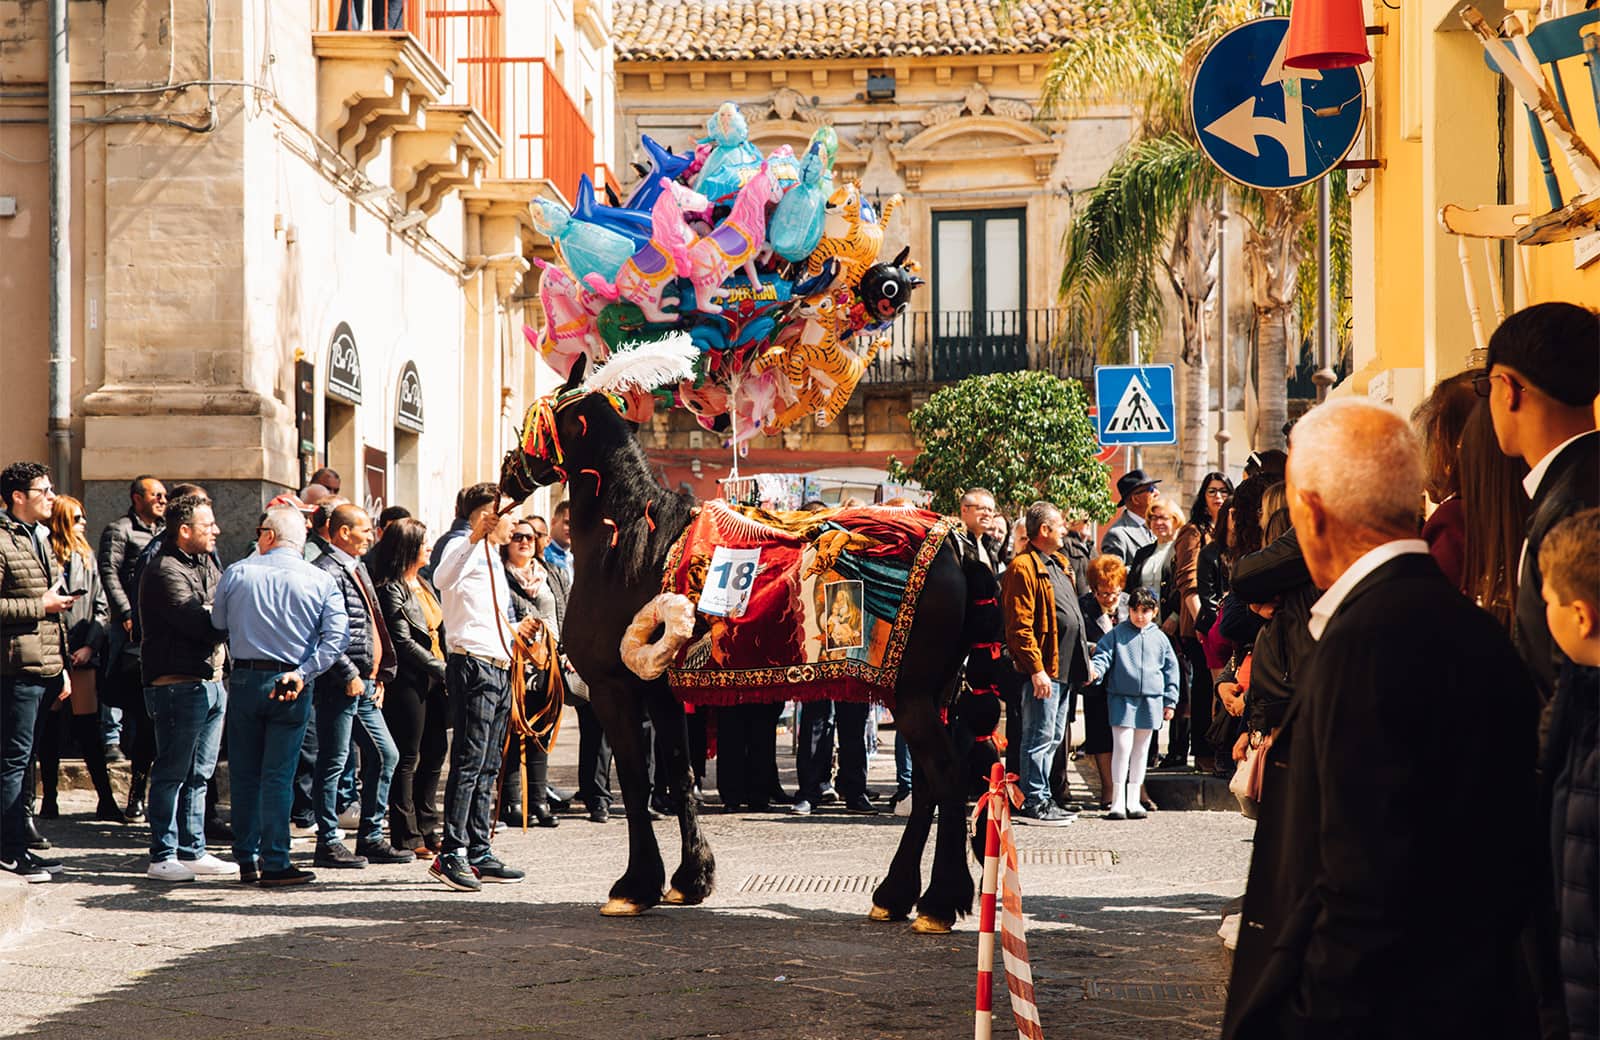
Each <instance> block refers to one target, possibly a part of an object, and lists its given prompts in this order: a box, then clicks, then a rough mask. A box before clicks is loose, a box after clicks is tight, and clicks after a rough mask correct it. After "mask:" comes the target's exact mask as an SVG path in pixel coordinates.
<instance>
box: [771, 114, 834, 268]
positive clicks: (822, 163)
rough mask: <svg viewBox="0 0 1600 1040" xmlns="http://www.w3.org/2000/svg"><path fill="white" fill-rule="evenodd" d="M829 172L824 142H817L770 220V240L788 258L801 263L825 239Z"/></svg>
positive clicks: (801, 164) (775, 248)
mask: <svg viewBox="0 0 1600 1040" xmlns="http://www.w3.org/2000/svg"><path fill="white" fill-rule="evenodd" d="M826 174H827V158H826V157H825V156H824V155H823V151H822V146H821V145H820V144H813V145H812V146H811V147H810V148H808V149H806V157H805V159H804V160H802V161H801V163H800V182H799V183H798V184H796V185H795V186H794V187H792V188H790V189H789V191H788V192H787V193H786V194H785V195H784V196H783V198H782V199H780V200H779V202H778V206H777V208H776V209H774V210H773V211H772V218H771V219H770V220H769V221H768V222H767V241H769V242H771V243H772V248H773V250H774V251H776V252H777V254H778V255H779V256H781V257H783V258H784V259H785V260H788V261H791V262H793V263H799V262H800V261H801V260H804V259H805V258H806V257H808V256H810V255H811V253H812V251H813V250H814V249H816V248H817V243H818V242H820V241H822V229H823V225H824V224H825V222H826V217H827V205H828V195H827V192H826V191H825V190H824V188H823V183H822V182H823V179H824V178H825V176H826Z"/></svg>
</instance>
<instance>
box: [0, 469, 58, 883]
mask: <svg viewBox="0 0 1600 1040" xmlns="http://www.w3.org/2000/svg"><path fill="white" fill-rule="evenodd" d="M0 497H3V498H4V499H5V507H6V508H5V512H4V513H0V870H6V871H9V872H10V873H13V874H16V875H17V876H19V877H21V878H23V879H24V880H26V881H28V882H39V881H49V880H50V876H51V875H52V874H57V873H60V871H61V864H60V863H57V862H55V861H54V860H46V859H41V858H40V857H38V856H35V855H34V854H33V853H32V852H29V851H28V842H27V835H26V829H27V818H26V803H27V795H28V792H26V791H24V790H23V782H22V778H23V774H24V773H25V772H26V770H27V768H28V760H29V759H31V758H32V757H33V733H34V725H35V723H36V722H37V720H38V716H39V710H40V706H41V705H44V704H51V703H54V702H55V701H56V700H58V699H60V698H62V697H64V696H66V694H67V693H68V692H69V691H70V690H71V682H72V680H71V678H70V677H69V676H68V674H67V671H66V659H67V634H66V625H65V624H63V618H62V614H63V612H64V611H66V610H67V609H68V608H69V607H71V606H72V604H73V601H74V600H75V599H76V598H77V597H75V596H69V595H67V594H65V593H64V592H62V591H61V590H60V589H59V588H58V587H57V581H58V580H59V578H60V571H61V569H60V567H59V566H58V565H57V564H56V562H55V556H54V555H53V554H52V553H51V552H50V549H49V545H50V534H49V531H48V530H47V529H46V528H45V526H44V525H45V524H46V523H47V522H48V521H49V519H50V514H51V513H53V512H54V511H55V502H56V493H55V489H54V488H53V487H51V485H50V470H49V469H47V468H46V467H44V466H42V465H40V464H39V463H37V462H13V463H12V464H11V465H9V466H7V467H6V468H5V471H4V472H0Z"/></svg>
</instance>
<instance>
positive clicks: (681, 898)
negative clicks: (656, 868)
mask: <svg viewBox="0 0 1600 1040" xmlns="http://www.w3.org/2000/svg"><path fill="white" fill-rule="evenodd" d="M661 901H662V902H663V903H665V904H667V905H668V906H699V905H700V903H701V902H702V901H703V900H699V899H690V898H689V897H688V896H686V895H684V894H683V893H682V892H680V891H678V889H677V888H669V889H667V891H666V894H665V895H663V896H662V897H661Z"/></svg>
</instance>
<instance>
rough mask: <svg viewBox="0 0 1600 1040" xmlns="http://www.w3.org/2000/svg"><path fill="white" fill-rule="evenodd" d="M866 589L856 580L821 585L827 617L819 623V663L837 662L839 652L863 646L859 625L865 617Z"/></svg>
mask: <svg viewBox="0 0 1600 1040" xmlns="http://www.w3.org/2000/svg"><path fill="white" fill-rule="evenodd" d="M866 598H867V596H866V589H865V587H864V586H863V585H862V584H861V582H859V581H830V582H827V583H826V584H824V585H823V586H822V601H823V603H825V604H826V605H827V614H826V616H824V618H823V620H822V649H823V651H824V653H823V660H838V659H841V658H844V657H847V656H848V655H847V654H845V653H843V652H842V651H846V650H859V649H861V648H862V647H863V646H865V645H866V640H865V639H864V638H863V636H864V629H863V624H862V622H863V621H864V620H865V618H866V611H865V607H864V604H865V602H866Z"/></svg>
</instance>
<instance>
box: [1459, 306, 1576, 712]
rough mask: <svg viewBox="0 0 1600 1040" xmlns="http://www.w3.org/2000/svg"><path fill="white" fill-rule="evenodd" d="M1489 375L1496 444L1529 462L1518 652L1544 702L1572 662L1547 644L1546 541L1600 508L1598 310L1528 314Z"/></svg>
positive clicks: (1496, 339)
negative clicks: (1542, 556)
mask: <svg viewBox="0 0 1600 1040" xmlns="http://www.w3.org/2000/svg"><path fill="white" fill-rule="evenodd" d="M1488 372H1489V374H1488V375H1486V376H1480V377H1479V378H1478V379H1476V380H1474V383H1473V387H1474V389H1476V390H1477V391H1478V395H1479V396H1480V397H1487V398H1488V399H1489V414H1490V415H1491V416H1492V417H1493V418H1494V434H1495V439H1496V440H1498V441H1499V442H1500V450H1501V451H1503V452H1505V453H1506V454H1507V455H1512V456H1518V457H1521V458H1522V459H1523V460H1524V461H1526V462H1527V463H1528V467H1529V469H1528V475H1527V477H1526V478H1524V480H1523V482H1522V483H1523V487H1525V488H1526V489H1527V491H1528V497H1529V498H1530V499H1532V500H1533V508H1532V509H1531V510H1530V511H1529V514H1528V541H1527V543H1526V546H1525V547H1524V549H1523V553H1522V563H1521V566H1520V568H1519V570H1520V577H1519V578H1518V580H1517V616H1516V622H1515V625H1514V627H1513V632H1514V633H1515V638H1516V641H1517V650H1518V651H1519V652H1521V654H1522V656H1523V659H1524V660H1526V661H1527V662H1528V667H1529V668H1530V669H1532V671H1533V680H1534V684H1535V685H1536V686H1537V687H1538V689H1539V695H1540V697H1541V698H1542V699H1543V700H1546V701H1548V700H1549V699H1550V695H1551V692H1552V691H1553V690H1554V689H1555V679H1556V673H1557V672H1559V671H1560V670H1561V666H1562V665H1563V664H1565V663H1566V660H1567V659H1566V655H1565V654H1563V653H1562V652H1561V648H1560V647H1558V646H1556V645H1555V643H1554V642H1553V641H1552V640H1551V638H1550V627H1549V625H1548V624H1547V623H1546V621H1545V617H1544V599H1543V598H1542V597H1541V595H1540V589H1542V588H1543V584H1544V583H1543V579H1542V578H1541V576H1540V574H1539V544H1540V543H1541V542H1543V541H1544V536H1545V532H1547V531H1549V530H1550V528H1552V527H1554V526H1555V525H1556V524H1558V523H1560V522H1561V521H1562V520H1564V519H1566V518H1567V517H1569V516H1571V515H1572V514H1574V513H1577V512H1581V511H1582V510H1584V509H1590V508H1593V507H1594V506H1597V505H1600V433H1596V432H1595V416H1594V405H1593V402H1594V399H1595V396H1596V394H1600V313H1596V312H1595V311H1591V310H1588V309H1587V308H1584V307H1579V306H1577V305H1576V304H1571V303H1539V304H1535V305H1534V306H1532V307H1525V308H1523V309H1522V310H1520V311H1518V312H1517V313H1515V314H1513V315H1512V316H1511V317H1509V318H1507V319H1506V320H1505V321H1504V322H1502V323H1501V325H1500V327H1499V328H1498V329H1496V330H1495V333H1494V336H1493V337H1491V338H1490V340H1489V362H1488Z"/></svg>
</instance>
